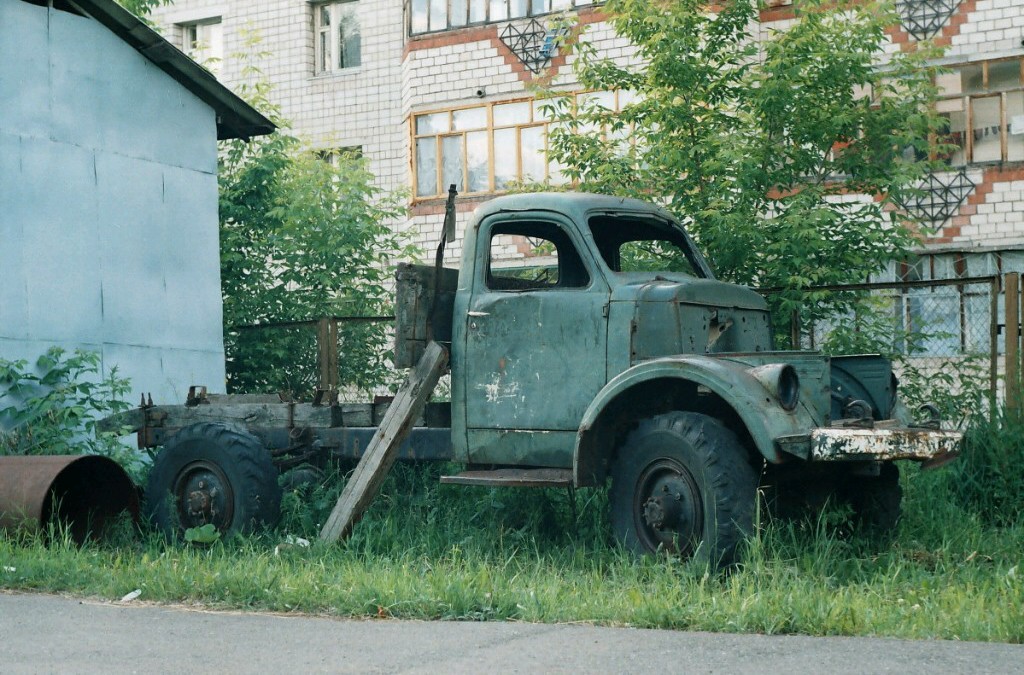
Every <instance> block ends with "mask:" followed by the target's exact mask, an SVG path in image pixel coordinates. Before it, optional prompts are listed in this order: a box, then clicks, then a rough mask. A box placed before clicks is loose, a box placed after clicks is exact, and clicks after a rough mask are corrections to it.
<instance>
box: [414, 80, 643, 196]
mask: <svg viewBox="0 0 1024 675" xmlns="http://www.w3.org/2000/svg"><path fill="white" fill-rule="evenodd" d="M600 93H607V94H611V95H612V101H613V105H614V106H615V107H614V109H615V110H621V109H622V106H623V105H629V104H630V103H632V102H635V101H636V96H635V94H633V93H632V92H626V91H618V90H617V91H611V92H594V91H589V90H588V91H579V92H564V93H562V94H559V95H558V96H555V97H554V98H568V99H571V101H570V105H571V106H572V108H571V109H572V111H573V113H574V114H575V112H576V111H577V110H579V108H580V100H581V99H582V98H585V97H587V96H593V95H594V94H600ZM547 102H548V101H547V99H539V98H536V97H527V98H514V99H505V100H500V101H488V102H484V103H472V104H466V105H461V106H452V107H449V108H437V109H430V110H423V111H418V112H413V113H411V114H410V115H409V134H410V144H409V149H410V157H411V161H410V165H411V170H412V182H411V184H412V188H413V196H412V201H413V203H418V202H424V201H430V200H436V199H443V198H444V197H445V196H446V195H447V194H448V183H447V181H445V179H444V152H443V142H442V141H443V139H444V138H451V137H461V138H462V139H463V140H462V143H461V148H462V157H461V162H462V164H461V168H462V178H461V185H462V188H465V189H460V190H459V193H460V194H461V195H465V196H480V195H493V194H503V193H505V192H507V191H508V190H507V188H505V187H504V186H502V187H498V179H499V176H498V175H497V167H496V165H495V154H496V153H495V132H506V131H509V130H513V131H514V133H515V141H516V142H515V157H514V159H515V162H514V164H515V170H514V172H513V173H514V175H513V177H512V179H511V180H512V182H515V181H521V180H523V179H524V164H523V131H524V130H528V129H536V128H540V129H542V132H541V134H542V138H543V143H542V144H541V145H542V148H540V150H539V152H540V153H541V154H542V155H543V160H542V161H543V165H544V172H543V175H542V176H539V177H537V176H531V177H532V178H534V179H536V180H540V181H552V179H557V178H558V177H559V174H560V173H561V171H560V169H559V168H558V166H557V164H556V163H555V162H554V161H553V160H552V159H551V157H550V142H549V138H548V133H547V131H548V128H549V126H550V125H551V124H552V120H551V119H550V118H549V117H548V116H547V115H545V114H544V113H543V112H542V111H541V110H540V106H542V105H544V104H545V103H547ZM518 103H525V104H527V106H528V108H529V112H530V114H529V119H528V120H527V121H522V122H511V123H498V122H496V121H495V116H494V111H495V108H499V107H501V106H506V105H515V104H518ZM476 109H482V110H484V111H485V126H483V127H479V126H477V127H466V128H462V129H456V128H455V127H456V124H455V115H456V113H458V112H460V111H465V110H476ZM433 115H442V116H444V118H445V119H446V120H447V125H446V127H445V128H444V129H442V130H439V131H426V132H423V133H417V126H418V121H419V120H420V119H421V118H426V117H430V116H433ZM479 132H484V133H486V134H487V138H486V148H487V186H486V188H485V189H483V190H470V189H468V188H469V183H470V173H469V143H468V142H467V137H468V135H469V134H471V133H479ZM607 133H608V130H607V129H602V130H601V134H602V135H605V134H607ZM629 137H630V139H631V140H630V143H631V144H633V143H635V139H633V138H632V135H631V134H630V135H629ZM431 138H433V139H435V143H434V169H433V175H434V180H435V181H436V184H435V189H436V192H433V193H431V194H420V191H419V181H420V162H419V143H420V141H424V140H427V139H431ZM564 182H565V181H558V183H557V184H564Z"/></svg>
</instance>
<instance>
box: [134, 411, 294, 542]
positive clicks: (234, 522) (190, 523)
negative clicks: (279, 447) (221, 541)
mask: <svg viewBox="0 0 1024 675" xmlns="http://www.w3.org/2000/svg"><path fill="white" fill-rule="evenodd" d="M277 475H278V474H277V469H276V468H275V467H274V465H273V463H272V462H271V458H270V453H269V452H268V451H267V449H266V448H264V447H263V445H262V444H261V443H260V442H259V440H257V439H256V438H255V437H254V436H252V435H251V434H248V433H245V432H242V431H236V430H235V429H233V428H231V427H228V426H226V425H223V424H217V423H204V424H194V425H192V426H190V427H185V428H184V429H182V430H181V431H179V432H178V433H177V434H175V435H174V437H173V438H172V439H171V440H170V441H169V442H168V443H167V444H166V445H165V446H164V447H163V449H162V450H161V451H160V454H159V455H157V458H156V461H155V462H153V469H152V471H150V474H149V482H148V484H147V486H146V513H147V515H148V516H149V519H150V520H151V521H152V523H153V524H154V525H155V526H156V528H157V529H159V530H160V531H162V532H163V533H164V534H165V535H166V536H168V537H170V538H172V539H176V538H180V537H181V536H182V535H183V534H184V533H185V531H186V530H188V529H190V528H193V527H201V526H203V525H207V524H212V525H213V526H214V527H216V528H217V530H218V531H219V532H220V533H221V534H224V535H231V534H235V533H237V532H248V531H251V530H253V529H255V528H257V527H259V526H262V525H267V526H273V525H274V524H276V523H277V521H278V520H279V519H280V516H281V488H280V487H279V486H278V483H277Z"/></svg>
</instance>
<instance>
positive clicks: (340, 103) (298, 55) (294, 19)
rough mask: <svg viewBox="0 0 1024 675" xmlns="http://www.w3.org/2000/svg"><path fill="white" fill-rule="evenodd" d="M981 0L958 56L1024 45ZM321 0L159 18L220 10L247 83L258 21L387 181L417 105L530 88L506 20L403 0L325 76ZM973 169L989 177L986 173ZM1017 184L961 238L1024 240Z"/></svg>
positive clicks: (339, 129)
mask: <svg viewBox="0 0 1024 675" xmlns="http://www.w3.org/2000/svg"><path fill="white" fill-rule="evenodd" d="M972 2H974V10H973V11H972V12H970V13H969V14H968V15H967V21H966V22H963V23H962V24H961V25H960V27H959V32H958V34H957V35H955V36H953V38H952V41H951V45H950V47H949V49H948V50H947V55H948V56H949V57H950V59H951V60H955V61H961V62H962V61H965V60H980V59H987V58H999V57H1004V56H1012V55H1021V54H1024V47H1022V46H1021V39H1024V2H1017V1H1015V0H1014V1H1011V0H965V3H964V5H963V6H964V7H968V8H969V7H970V5H971V3H972ZM312 7H313V5H311V4H310V3H308V2H305V1H304V0H176V2H175V3H174V5H172V6H170V7H164V8H161V9H159V10H157V11H156V12H155V13H154V16H153V19H154V20H155V21H156V22H157V23H158V24H159V25H160V26H161V28H162V30H163V32H164V34H165V35H167V36H168V37H169V38H170V39H171V40H172V41H177V42H178V43H179V44H180V40H181V34H180V33H181V31H180V30H179V29H177V25H178V24H181V23H184V22H191V21H196V20H202V19H208V18H212V17H215V16H219V17H221V18H222V21H223V25H224V42H225V52H226V53H227V54H228V55H229V56H228V57H227V58H226V59H225V62H224V63H223V64H222V65H221V68H220V77H221V79H222V80H223V81H225V82H226V83H227V84H229V85H235V84H237V83H238V82H239V80H240V78H241V77H242V75H241V70H240V69H241V67H242V65H243V64H242V62H241V61H239V60H238V59H236V58H234V57H232V56H231V55H232V54H234V53H236V52H239V51H242V50H244V49H245V48H246V46H245V44H244V39H243V36H244V34H245V32H246V31H247V30H251V29H254V30H255V31H257V32H258V33H259V35H260V36H261V41H260V42H259V44H258V45H257V47H256V49H257V50H259V51H264V52H267V53H268V54H269V56H268V57H267V58H265V59H263V60H262V61H261V62H259V63H258V65H259V66H260V67H261V69H262V70H263V72H264V74H265V76H266V77H267V78H268V80H269V81H270V82H271V84H272V85H273V87H274V89H273V91H272V93H271V98H272V100H273V101H274V102H275V103H277V104H279V105H280V106H281V109H282V112H283V114H284V116H285V117H286V118H288V119H290V120H291V121H292V123H293V130H294V131H295V132H296V133H297V134H298V135H300V136H302V137H304V138H306V139H308V140H309V142H310V143H311V144H312V145H314V146H316V147H324V148H328V147H344V146H354V145H358V146H361V147H362V148H363V154H364V156H365V157H366V158H367V159H368V160H369V163H370V170H371V171H372V172H373V173H374V174H375V175H376V176H377V180H378V183H379V185H380V187H381V188H383V189H385V190H394V189H399V188H404V189H406V190H408V191H409V192H411V189H410V183H411V178H412V176H411V164H412V159H411V152H410V145H411V140H410V128H409V120H410V116H411V114H413V113H419V112H424V111H428V110H435V109H441V108H448V107H453V106H460V105H472V104H474V103H479V102H481V101H484V102H488V101H502V100H509V99H515V98H523V97H528V96H530V95H531V89H530V87H529V85H528V84H527V82H525V81H524V77H521V73H519V72H517V71H516V69H515V68H513V64H510V63H508V62H507V61H508V59H507V58H506V57H507V54H508V52H507V50H505V49H504V48H503V47H502V46H500V45H499V44H498V40H497V37H496V36H497V35H498V33H499V29H500V28H503V27H504V25H505V24H504V23H502V24H499V25H498V26H492V27H490V28H488V29H479V28H477V29H473V28H470V29H466V30H462V31H451V32H447V33H437V34H431V35H427V36H423V38H422V39H419V40H409V39H408V38H407V36H406V34H405V23H404V16H403V10H402V3H399V2H394V1H392V0H359V8H358V12H359V17H360V23H361V28H362V35H361V37H362V54H361V61H362V63H361V65H360V66H359V67H357V68H352V69H345V70H342V71H338V72H335V73H329V74H325V75H319V76H314V75H313V62H314V50H313V29H312ZM791 23H792V21H791V20H790V19H782V20H778V21H773V22H771V23H766V24H762V25H761V26H760V27H759V28H757V27H755V28H754V30H752V34H753V35H755V36H756V39H764V38H765V37H766V36H767V35H768V34H769V32H770V31H774V30H785V29H786V28H787V27H788V26H789V25H791ZM467 36H468V37H467ZM584 36H585V37H584V39H586V40H588V41H590V42H592V43H594V44H595V45H596V46H597V48H598V52H599V53H600V54H603V55H606V56H610V57H613V58H615V59H616V60H617V61H618V62H619V63H620V64H622V65H626V66H639V65H640V60H639V57H638V56H637V54H636V50H635V49H634V48H633V47H632V46H631V45H630V44H629V43H628V42H627V41H626V40H625V39H623V38H621V37H619V36H617V35H616V34H615V33H614V31H613V30H612V28H611V26H610V25H609V24H607V23H600V22H599V23H594V24H590V25H588V26H587V28H586V31H585V33H584ZM433 38H441V39H442V40H443V41H444V43H445V44H438V45H435V46H431V47H429V48H425V45H426V44H428V43H427V42H425V40H428V41H429V40H430V39H433ZM899 49H900V45H899V44H897V43H890V45H889V48H888V51H889V53H895V52H896V51H898V50H899ZM551 83H552V86H553V87H555V88H559V89H566V90H574V89H578V88H579V85H578V83H577V82H576V79H575V77H574V75H573V71H572V57H570V58H569V59H568V62H567V63H565V64H564V65H562V66H561V67H560V68H559V70H558V72H557V74H556V75H555V76H554V77H553V78H552V82H551ZM481 89H482V90H483V91H484V92H485V96H484V97H483V98H482V99H481V98H480V97H478V96H477V91H478V90H481ZM973 173H974V174H976V176H977V178H978V181H980V180H981V177H982V172H981V171H980V170H977V171H974V172H973ZM976 182H977V181H976ZM1018 183H1020V181H1012V182H1011V183H995V184H994V189H993V191H992V192H991V193H989V194H988V195H987V197H986V200H985V202H984V203H982V204H979V205H978V209H977V213H976V214H972V215H971V216H970V218H969V223H968V224H966V225H963V226H962V227H961V228H960V232H959V234H957V236H955V237H952V241H953V242H954V243H963V244H967V245H970V244H972V243H977V244H985V245H988V244H993V243H1005V242H1011V241H1012V242H1019V241H1021V239H1022V238H1024V224H1022V221H1024V217H1018V216H1024V199H1022V194H1024V186H1022V185H1018ZM1007 186H1012V187H1007ZM468 218H469V214H468V213H460V214H459V223H460V227H459V228H458V232H459V233H460V235H461V232H462V231H463V226H464V224H465V222H466V221H467V220H468ZM442 220H443V217H442V216H441V215H440V214H434V215H415V216H411V217H410V218H409V219H408V220H406V221H403V222H399V223H395V224H394V226H395V227H396V228H397V229H400V230H404V231H407V232H408V233H409V235H410V237H411V239H412V240H413V241H414V242H416V243H417V244H419V245H420V246H421V247H422V248H423V249H424V256H425V257H428V258H429V257H432V255H433V251H434V249H435V248H436V243H437V240H438V239H439V236H440V230H441V222H442ZM461 245H462V242H461V239H460V240H457V241H456V242H454V243H453V245H450V246H449V249H448V253H447V256H448V259H449V260H451V259H457V256H458V254H459V253H460V252H461Z"/></svg>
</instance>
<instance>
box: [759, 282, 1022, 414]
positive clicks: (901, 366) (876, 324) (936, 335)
mask: <svg viewBox="0 0 1024 675" xmlns="http://www.w3.org/2000/svg"><path fill="white" fill-rule="evenodd" d="M763 294H764V296H765V297H766V299H767V300H768V301H769V304H770V305H771V307H772V309H773V318H774V323H775V326H776V327H777V338H778V339H777V343H778V344H779V345H780V346H783V345H784V346H786V347H789V348H792V349H816V350H820V351H822V352H825V353H828V354H835V355H842V354H857V353H860V354H863V353H881V354H883V355H885V356H888V357H889V358H891V359H892V361H893V367H894V370H895V372H896V374H897V377H899V378H900V391H901V396H902V397H903V398H904V400H906V401H907V402H908V403H909V404H911V405H913V404H920V403H924V402H932V403H935V404H937V405H938V406H939V408H940V410H942V412H943V416H944V417H945V418H947V419H960V418H963V417H965V416H966V415H968V414H970V413H971V412H975V411H977V410H979V409H983V408H985V407H987V406H988V405H989V404H990V402H991V401H996V400H1000V399H1001V398H1002V394H1001V392H1000V386H999V384H1000V382H1001V380H1002V377H1003V367H1002V365H1001V364H1002V361H1001V359H1000V356H1001V355H1004V354H1005V342H1006V339H1005V336H1004V331H1003V330H1002V327H1003V326H1004V325H1005V307H1006V302H1005V301H1004V297H1003V295H1002V284H1001V278H1000V277H999V276H994V275H993V276H985V277H971V278H958V279H948V280H930V281H905V282H891V283H873V284H859V285H849V286H828V287H817V288H810V289H807V290H806V292H805V293H804V294H802V297H806V298H809V299H807V300H805V301H804V302H802V303H799V304H797V303H794V302H792V301H787V298H786V296H785V294H784V293H783V292H781V291H776V290H767V291H763ZM780 328H781V329H782V330H781V331H779V330H778V329H780Z"/></svg>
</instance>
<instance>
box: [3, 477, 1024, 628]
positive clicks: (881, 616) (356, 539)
mask: <svg viewBox="0 0 1024 675" xmlns="http://www.w3.org/2000/svg"><path fill="white" fill-rule="evenodd" d="M444 470H445V467H443V466H437V465H425V466H416V465H411V466H408V465H399V466H398V467H396V470H395V471H394V472H393V474H392V475H391V476H390V477H389V478H388V480H387V482H386V483H385V486H384V488H383V491H382V494H381V498H379V499H378V500H377V501H376V502H375V504H374V505H373V507H372V508H371V509H370V511H369V512H368V514H367V516H366V518H365V519H364V520H363V522H362V523H361V524H360V525H359V526H357V528H356V531H355V534H354V536H353V537H352V538H351V539H350V540H348V541H347V542H345V543H343V544H341V545H333V546H329V545H324V544H321V543H319V542H317V541H316V539H315V536H316V533H317V531H318V528H319V526H320V524H321V523H322V522H323V520H324V518H326V514H327V513H328V512H329V511H330V507H331V506H332V505H333V499H334V498H336V496H337V491H338V490H339V489H340V485H341V483H342V480H337V479H335V478H333V477H330V478H327V479H325V480H324V481H323V482H322V483H320V484H317V485H313V486H310V487H309V490H308V493H307V494H306V495H305V496H303V497H302V498H301V499H300V497H299V495H296V494H292V495H291V496H289V497H287V498H286V499H285V505H286V510H285V517H284V520H283V522H282V526H281V528H280V530H279V531H278V532H275V533H267V534H264V535H260V536H252V537H247V538H243V537H235V538H231V539H228V540H227V541H218V542H213V543H212V544H210V545H208V546H205V547H201V548H196V547H190V546H182V547H176V546H173V545H170V544H168V543H166V542H165V541H164V540H163V539H162V538H160V537H157V536H153V535H149V534H144V535H142V536H141V537H138V536H134V535H133V534H132V533H130V532H128V531H124V530H122V532H121V536H120V537H118V538H115V539H114V540H112V541H107V542H106V543H102V544H87V545H86V546H84V547H82V548H78V547H75V546H73V545H71V543H70V542H65V541H64V540H63V539H61V538H59V537H57V538H56V539H54V541H56V544H54V543H51V544H50V546H49V547H47V546H45V545H44V543H43V538H41V537H40V538H28V539H21V540H15V539H13V538H9V537H8V538H0V587H3V588H19V589H32V590H47V591H53V592H73V593H78V594H88V595H96V596H101V597H106V598H110V599H113V600H116V599H119V598H121V597H123V596H124V594H125V593H128V592H130V591H132V590H134V589H141V590H142V595H141V598H140V599H141V600H151V601H161V602H184V603H201V604H203V605H206V606H213V607H222V608H244V609H261V610H271V611H281V612H307V613H316V614H329V615H335V616H358V617H376V618H388V617H398V618H419V619H457V620H468V621H485V620H521V621H586V622H594V623H601V624H611V625H629V626H638V627H661V628H673V629H687V630H712V631H726V632H762V633H801V634H809V635H887V636H893V637H903V638H932V637H934V638H945V639H964V640H995V641H1006V642H1021V641H1024V625H1022V623H1021V621H1020V617H1021V616H1024V582H1022V578H1024V567H1020V566H1019V565H1020V562H1021V557H1022V553H1024V550H1022V541H1024V526H1022V525H1021V524H1019V523H1007V524H1005V525H995V524H993V520H992V519H991V518H990V517H989V516H987V515H984V514H983V513H982V512H980V511H978V510H976V507H975V506H974V505H973V502H972V503H966V502H961V501H959V500H957V499H954V498H952V497H951V493H950V489H951V487H950V486H951V484H952V485H955V484H956V482H955V481H953V482H952V483H951V479H952V472H945V473H944V472H943V471H938V472H928V473H921V472H918V471H916V470H914V467H913V466H912V465H911V466H907V467H905V469H904V478H903V481H904V489H905V493H906V496H905V502H904V503H905V518H904V520H903V522H902V524H901V525H900V528H899V530H898V532H897V534H896V537H895V539H894V541H893V542H891V543H890V544H880V543H878V542H877V541H874V540H871V539H869V538H864V537H858V536H856V535H854V536H842V535H840V534H838V533H837V531H838V528H837V527H836V526H835V519H836V518H837V517H839V515H841V514H837V513H833V512H825V513H823V514H820V515H819V516H818V517H816V518H813V519H810V520H807V521H803V522H772V521H768V522H765V523H763V527H762V528H761V531H760V534H759V536H757V537H756V538H754V539H752V540H751V541H750V542H748V544H747V546H746V550H745V551H744V554H743V556H742V561H741V563H740V564H739V565H738V566H737V567H736V568H735V569H734V570H732V571H730V572H729V573H723V574H715V573H710V572H709V571H707V570H706V569H703V568H699V567H696V566H692V565H687V564H684V563H680V562H678V561H676V560H674V559H672V558H669V557H667V556H666V557H649V558H644V559H636V558H633V557H632V556H630V555H627V554H625V553H623V552H622V551H620V550H618V549H616V548H613V547H609V546H608V541H607V535H606V534H605V533H606V532H607V522H606V518H605V513H606V511H607V503H606V497H605V495H604V493H603V492H602V491H583V492H581V493H580V494H579V497H580V503H579V504H578V512H577V516H576V518H575V519H574V518H573V516H572V511H571V509H570V508H569V503H568V499H567V495H566V494H565V493H564V492H561V491H558V490H536V491H529V490H513V489H501V488H492V489H485V488H470V489H465V488H458V487H454V486H445V485H440V484H438V482H437V478H438V476H439V474H440V473H441V472H442V471H444ZM947 471H948V470H947ZM1017 498H1018V500H1019V499H1020V495H1019V494H1018V497H1017ZM288 535H293V536H298V537H305V538H308V539H310V540H312V544H311V545H310V546H309V547H308V548H307V547H303V546H298V545H294V543H287V541H288V540H287V537H288ZM291 541H292V542H294V541H295V540H294V539H292V540H291ZM62 542H63V543H62ZM9 569H14V570H16V571H14V572H9V571H6V570H9Z"/></svg>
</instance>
